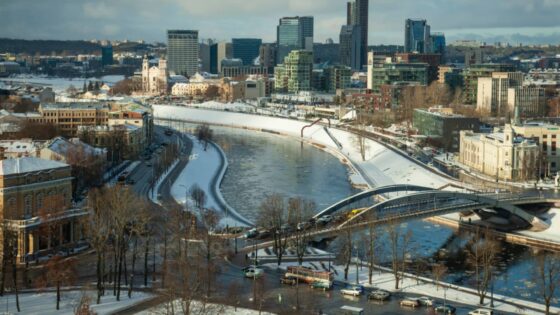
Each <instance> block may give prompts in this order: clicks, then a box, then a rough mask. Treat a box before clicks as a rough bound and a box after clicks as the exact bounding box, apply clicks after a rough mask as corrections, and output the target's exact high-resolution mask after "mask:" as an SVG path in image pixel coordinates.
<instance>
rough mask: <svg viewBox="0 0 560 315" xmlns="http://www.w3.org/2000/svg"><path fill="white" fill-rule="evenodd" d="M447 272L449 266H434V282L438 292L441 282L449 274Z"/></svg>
mask: <svg viewBox="0 0 560 315" xmlns="http://www.w3.org/2000/svg"><path fill="white" fill-rule="evenodd" d="M447 270H448V269H447V266H446V265H445V264H443V263H439V264H433V265H432V275H433V276H434V280H435V281H436V290H439V285H440V281H441V279H443V277H444V276H445V274H446V273H447Z"/></svg>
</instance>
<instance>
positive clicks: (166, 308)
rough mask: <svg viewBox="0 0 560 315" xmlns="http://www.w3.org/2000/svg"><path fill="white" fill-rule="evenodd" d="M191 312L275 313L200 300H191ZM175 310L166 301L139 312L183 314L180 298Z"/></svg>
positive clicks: (152, 314)
mask: <svg viewBox="0 0 560 315" xmlns="http://www.w3.org/2000/svg"><path fill="white" fill-rule="evenodd" d="M190 307H191V308H190V313H191V314H228V315H229V314H231V315H256V314H262V315H272V314H273V313H268V312H259V311H257V310H250V309H246V308H239V307H238V308H235V307H233V306H227V305H220V304H212V303H208V304H203V303H202V302H199V301H193V302H191V306H190ZM173 310H174V312H171V305H170V303H166V304H161V305H158V306H156V307H154V308H151V309H149V310H147V311H143V312H140V313H138V314H139V315H154V314H177V315H181V314H183V313H184V312H183V309H182V305H181V302H180V301H179V300H175V301H173Z"/></svg>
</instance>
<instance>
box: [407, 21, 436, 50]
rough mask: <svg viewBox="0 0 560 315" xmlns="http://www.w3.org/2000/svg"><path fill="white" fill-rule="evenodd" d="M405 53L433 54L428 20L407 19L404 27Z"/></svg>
mask: <svg viewBox="0 0 560 315" xmlns="http://www.w3.org/2000/svg"><path fill="white" fill-rule="evenodd" d="M404 52H418V53H420V54H424V53H430V52H432V43H431V38H430V25H428V22H427V21H426V20H413V19H407V20H406V21H405V27H404Z"/></svg>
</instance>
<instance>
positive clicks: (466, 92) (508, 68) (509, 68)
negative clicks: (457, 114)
mask: <svg viewBox="0 0 560 315" xmlns="http://www.w3.org/2000/svg"><path fill="white" fill-rule="evenodd" d="M514 71H515V66H513V65H509V64H499V63H491V64H477V65H471V66H470V67H468V68H466V69H465V70H464V71H463V82H464V84H463V97H464V102H465V104H476V102H477V98H478V78H484V77H491V76H492V73H494V72H514Z"/></svg>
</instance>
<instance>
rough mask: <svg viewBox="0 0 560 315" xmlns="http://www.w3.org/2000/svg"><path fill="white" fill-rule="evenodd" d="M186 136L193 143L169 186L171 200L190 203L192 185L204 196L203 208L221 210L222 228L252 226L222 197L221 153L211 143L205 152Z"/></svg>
mask: <svg viewBox="0 0 560 315" xmlns="http://www.w3.org/2000/svg"><path fill="white" fill-rule="evenodd" d="M189 137H190V138H191V141H192V143H193V148H192V152H191V156H190V157H189V163H188V164H187V166H186V167H185V168H184V169H183V170H182V171H181V174H180V175H179V176H178V177H177V179H176V180H175V182H174V183H173V185H172V186H171V195H172V196H173V198H174V199H175V200H176V201H177V202H178V203H180V204H184V203H185V202H189V203H192V199H191V198H190V191H191V189H192V188H193V187H194V186H198V187H199V188H200V189H202V190H203V191H204V192H205V193H206V203H205V205H204V206H205V207H206V208H212V209H215V210H217V211H221V216H222V219H221V221H220V225H221V226H223V227H226V226H229V227H233V226H248V225H251V224H250V222H249V221H248V220H246V219H245V218H243V217H242V216H241V215H240V214H238V213H237V212H236V211H235V209H233V208H231V207H230V206H229V205H228V204H227V203H226V201H225V200H224V198H223V196H222V195H221V192H220V189H219V186H220V183H221V180H222V178H223V176H224V173H225V169H226V168H227V160H226V157H225V154H224V153H223V151H221V149H220V148H219V147H218V146H217V145H214V144H208V147H207V148H206V150H204V144H202V143H200V142H199V141H198V140H197V139H196V138H195V137H194V136H189ZM191 208H192V207H191Z"/></svg>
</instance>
